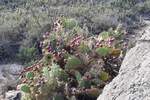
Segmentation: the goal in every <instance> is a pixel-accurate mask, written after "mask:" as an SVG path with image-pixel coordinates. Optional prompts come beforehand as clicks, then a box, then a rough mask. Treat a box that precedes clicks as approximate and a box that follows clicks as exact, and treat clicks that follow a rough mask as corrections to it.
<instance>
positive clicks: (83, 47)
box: [79, 43, 90, 53]
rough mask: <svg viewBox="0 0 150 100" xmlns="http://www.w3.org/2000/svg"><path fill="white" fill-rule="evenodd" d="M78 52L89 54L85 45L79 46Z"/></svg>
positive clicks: (88, 49)
mask: <svg viewBox="0 0 150 100" xmlns="http://www.w3.org/2000/svg"><path fill="white" fill-rule="evenodd" d="M79 51H80V52H81V53H89V52H90V48H89V47H88V46H87V45H85V44H83V43H82V44H81V45H80V46H79Z"/></svg>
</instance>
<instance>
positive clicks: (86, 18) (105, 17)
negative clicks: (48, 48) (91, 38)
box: [0, 0, 150, 63]
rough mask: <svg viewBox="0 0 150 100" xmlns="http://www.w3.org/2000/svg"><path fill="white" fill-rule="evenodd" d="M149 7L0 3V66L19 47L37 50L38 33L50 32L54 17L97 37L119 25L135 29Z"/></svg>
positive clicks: (110, 1) (145, 3)
mask: <svg viewBox="0 0 150 100" xmlns="http://www.w3.org/2000/svg"><path fill="white" fill-rule="evenodd" d="M149 5H150V1H149V0H130V1H128V0H127V1H126V0H125V1H124V0H119V1H118V0H90V1H88V0H34V1H30V0H0V45H1V46H0V55H1V57H0V62H1V63H2V62H7V61H10V60H9V59H11V58H12V57H14V56H16V54H17V53H18V52H19V48H20V46H21V48H24V47H25V48H31V47H35V48H38V47H37V41H39V40H40V36H41V33H44V32H46V31H50V29H51V28H50V27H51V26H52V23H53V20H55V19H56V17H58V16H66V17H71V18H75V19H76V20H78V22H79V23H80V26H81V27H84V28H85V30H87V31H88V32H89V33H92V34H99V33H100V32H102V31H103V30H107V29H108V28H110V27H113V28H115V27H116V26H117V25H118V24H119V23H125V24H124V25H125V28H128V27H131V26H132V27H137V26H138V25H139V24H138V23H137V22H139V21H138V20H139V15H140V14H145V13H147V12H149V8H150V7H149ZM127 26H128V27H127ZM8 47H9V48H8ZM12 48H16V49H12ZM17 48H18V49H17ZM11 51H13V52H14V53H13V55H12V53H11ZM36 52H37V53H36V56H38V55H39V54H40V52H39V51H36ZM4 58H7V59H4ZM33 58H35V57H33ZM18 60H19V61H20V58H19V59H15V61H18Z"/></svg>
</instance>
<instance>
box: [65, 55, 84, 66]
mask: <svg viewBox="0 0 150 100" xmlns="http://www.w3.org/2000/svg"><path fill="white" fill-rule="evenodd" d="M81 64H82V62H81V60H80V59H79V58H77V57H75V56H70V57H69V58H68V60H67V63H66V66H65V68H66V69H76V68H78V67H79V66H80V65H81Z"/></svg>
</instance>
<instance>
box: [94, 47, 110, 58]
mask: <svg viewBox="0 0 150 100" xmlns="http://www.w3.org/2000/svg"><path fill="white" fill-rule="evenodd" d="M110 52H111V48H109V47H99V48H97V49H96V53H97V54H98V55H99V56H107V55H109V53H110Z"/></svg>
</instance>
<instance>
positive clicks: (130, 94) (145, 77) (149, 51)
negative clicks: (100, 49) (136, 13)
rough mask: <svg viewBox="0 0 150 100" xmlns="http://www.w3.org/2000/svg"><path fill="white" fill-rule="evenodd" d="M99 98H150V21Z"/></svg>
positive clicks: (140, 99) (126, 99) (118, 99)
mask: <svg viewBox="0 0 150 100" xmlns="http://www.w3.org/2000/svg"><path fill="white" fill-rule="evenodd" d="M147 23H148V24H149V26H147V27H145V28H144V29H142V30H143V32H141V33H142V36H141V37H140V38H139V39H138V40H137V43H136V45H135V47H133V48H132V49H131V50H130V51H129V52H127V54H126V57H125V59H124V61H123V63H122V66H121V68H120V71H119V75H118V76H117V77H116V78H114V79H113V81H112V82H111V83H109V84H108V85H106V86H105V88H104V90H103V93H102V94H101V95H100V96H99V97H98V99H97V100H150V21H149V22H147Z"/></svg>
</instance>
